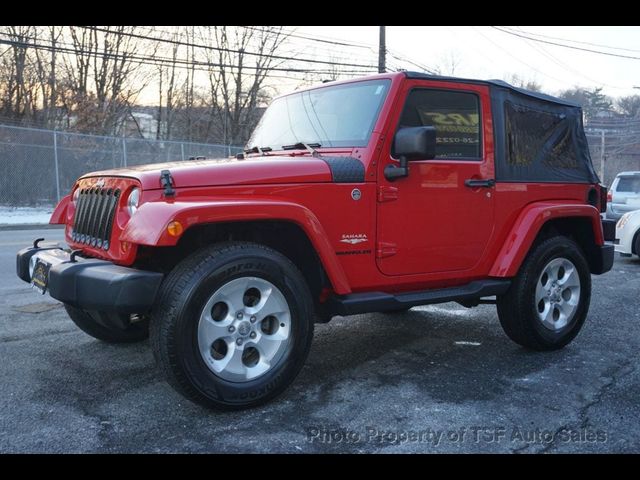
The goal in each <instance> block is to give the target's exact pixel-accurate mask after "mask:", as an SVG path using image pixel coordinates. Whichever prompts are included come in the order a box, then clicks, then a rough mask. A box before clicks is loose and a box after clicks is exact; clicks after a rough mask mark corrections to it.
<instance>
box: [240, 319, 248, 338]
mask: <svg viewBox="0 0 640 480" xmlns="http://www.w3.org/2000/svg"><path fill="white" fill-rule="evenodd" d="M238 333H239V334H240V335H242V336H243V337H246V336H247V335H249V333H251V323H249V322H247V321H245V322H242V323H241V324H240V325H238Z"/></svg>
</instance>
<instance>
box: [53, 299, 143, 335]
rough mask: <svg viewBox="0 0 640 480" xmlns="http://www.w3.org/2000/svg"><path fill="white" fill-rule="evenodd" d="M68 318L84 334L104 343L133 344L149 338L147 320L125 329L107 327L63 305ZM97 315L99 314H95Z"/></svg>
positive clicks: (80, 311) (77, 309) (84, 313)
mask: <svg viewBox="0 0 640 480" xmlns="http://www.w3.org/2000/svg"><path fill="white" fill-rule="evenodd" d="M64 308H65V309H66V310H67V313H68V314H69V318H71V320H72V321H73V323H75V324H76V325H77V326H78V328H79V329H80V330H82V331H83V332H84V333H86V334H88V335H91V336H92V337H93V338H96V339H98V340H101V341H103V342H106V343H135V342H140V341H142V340H146V339H147V338H148V337H149V319H148V318H143V319H142V320H140V321H138V322H135V323H132V324H131V325H130V326H129V327H128V328H127V329H118V328H111V327H107V326H105V325H103V324H101V323H98V322H97V321H96V320H94V319H93V318H92V317H91V315H89V314H88V313H86V312H85V311H83V310H80V309H79V308H76V307H73V306H71V305H67V304H65V305H64ZM97 314H98V315H99V313H97Z"/></svg>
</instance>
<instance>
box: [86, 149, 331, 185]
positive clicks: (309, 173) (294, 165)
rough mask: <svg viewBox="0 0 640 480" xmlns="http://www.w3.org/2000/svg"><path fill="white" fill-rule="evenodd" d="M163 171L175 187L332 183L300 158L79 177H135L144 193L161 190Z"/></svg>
mask: <svg viewBox="0 0 640 480" xmlns="http://www.w3.org/2000/svg"><path fill="white" fill-rule="evenodd" d="M162 170H169V171H170V172H171V176H172V177H173V181H174V186H175V188H184V187H204V186H224V185H264V184H276V183H318V182H331V181H332V174H331V170H330V168H329V166H328V165H327V163H326V162H325V161H324V160H323V159H322V158H314V157H302V156H298V157H288V156H286V157H279V156H273V157H271V156H269V157H257V158H248V159H245V160H237V159H234V158H233V159H227V158H225V159H217V160H186V161H179V162H167V163H153V164H148V165H139V166H133V167H125V168H115V169H112V170H103V171H100V172H91V173H88V174H86V175H83V176H82V178H89V177H129V178H135V179H137V180H138V181H140V183H141V184H142V188H143V189H144V190H152V189H159V188H161V183H160V172H161V171H162Z"/></svg>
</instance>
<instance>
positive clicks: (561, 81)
mask: <svg viewBox="0 0 640 480" xmlns="http://www.w3.org/2000/svg"><path fill="white" fill-rule="evenodd" d="M471 28H473V30H474V31H475V32H476V33H478V34H479V35H481V36H482V37H484V38H485V39H486V40H488V41H489V42H491V43H492V44H493V45H495V46H496V47H497V48H499V49H500V50H502V51H503V52H505V53H506V54H507V55H509V56H510V57H511V58H513V59H514V60H516V61H517V62H520V63H521V64H523V65H524V66H526V67H528V68H530V69H531V70H533V71H534V72H537V73H539V74H540V75H543V76H545V77H548V78H550V79H552V80H555V81H556V82H560V83H564V84H566V85H571V84H570V83H569V82H567V81H565V80H561V79H559V78H556V77H553V76H551V75H549V74H547V73H544V72H541V71H540V70H538V69H537V68H535V67H532V66H531V65H529V64H528V63H526V62H525V61H523V60H521V59H520V58H518V57H516V56H515V55H512V54H511V53H510V52H509V51H508V50H506V49H504V48H503V47H501V46H500V45H498V44H497V43H496V42H494V41H493V40H491V39H490V38H489V37H487V36H486V35H485V34H483V33H482V32H480V31H479V30H478V29H476V28H475V27H471Z"/></svg>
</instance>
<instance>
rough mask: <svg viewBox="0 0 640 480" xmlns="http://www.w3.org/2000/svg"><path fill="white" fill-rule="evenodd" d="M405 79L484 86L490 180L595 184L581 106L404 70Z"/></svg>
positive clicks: (503, 86) (495, 83)
mask: <svg viewBox="0 0 640 480" xmlns="http://www.w3.org/2000/svg"><path fill="white" fill-rule="evenodd" d="M405 75H406V76H407V78H416V79H423V80H434V81H446V82H459V83H467V84H476V85H487V86H488V87H489V91H490V95H491V111H492V117H493V127H494V128H493V134H494V144H495V168H496V172H495V175H496V181H502V182H558V183H597V182H598V181H599V180H598V176H597V174H596V172H595V170H594V168H593V164H592V162H591V156H590V154H589V145H588V143H587V138H586V136H585V134H584V127H583V123H582V108H581V107H580V106H579V105H577V104H575V103H573V102H569V101H567V100H563V99H561V98H557V97H553V96H551V95H546V94H544V93H539V92H532V91H530V90H525V89H523V88H518V87H514V86H513V85H509V84H508V83H507V82H503V81H502V80H474V79H465V78H457V77H446V76H437V75H429V74H426V73H419V72H405Z"/></svg>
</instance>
